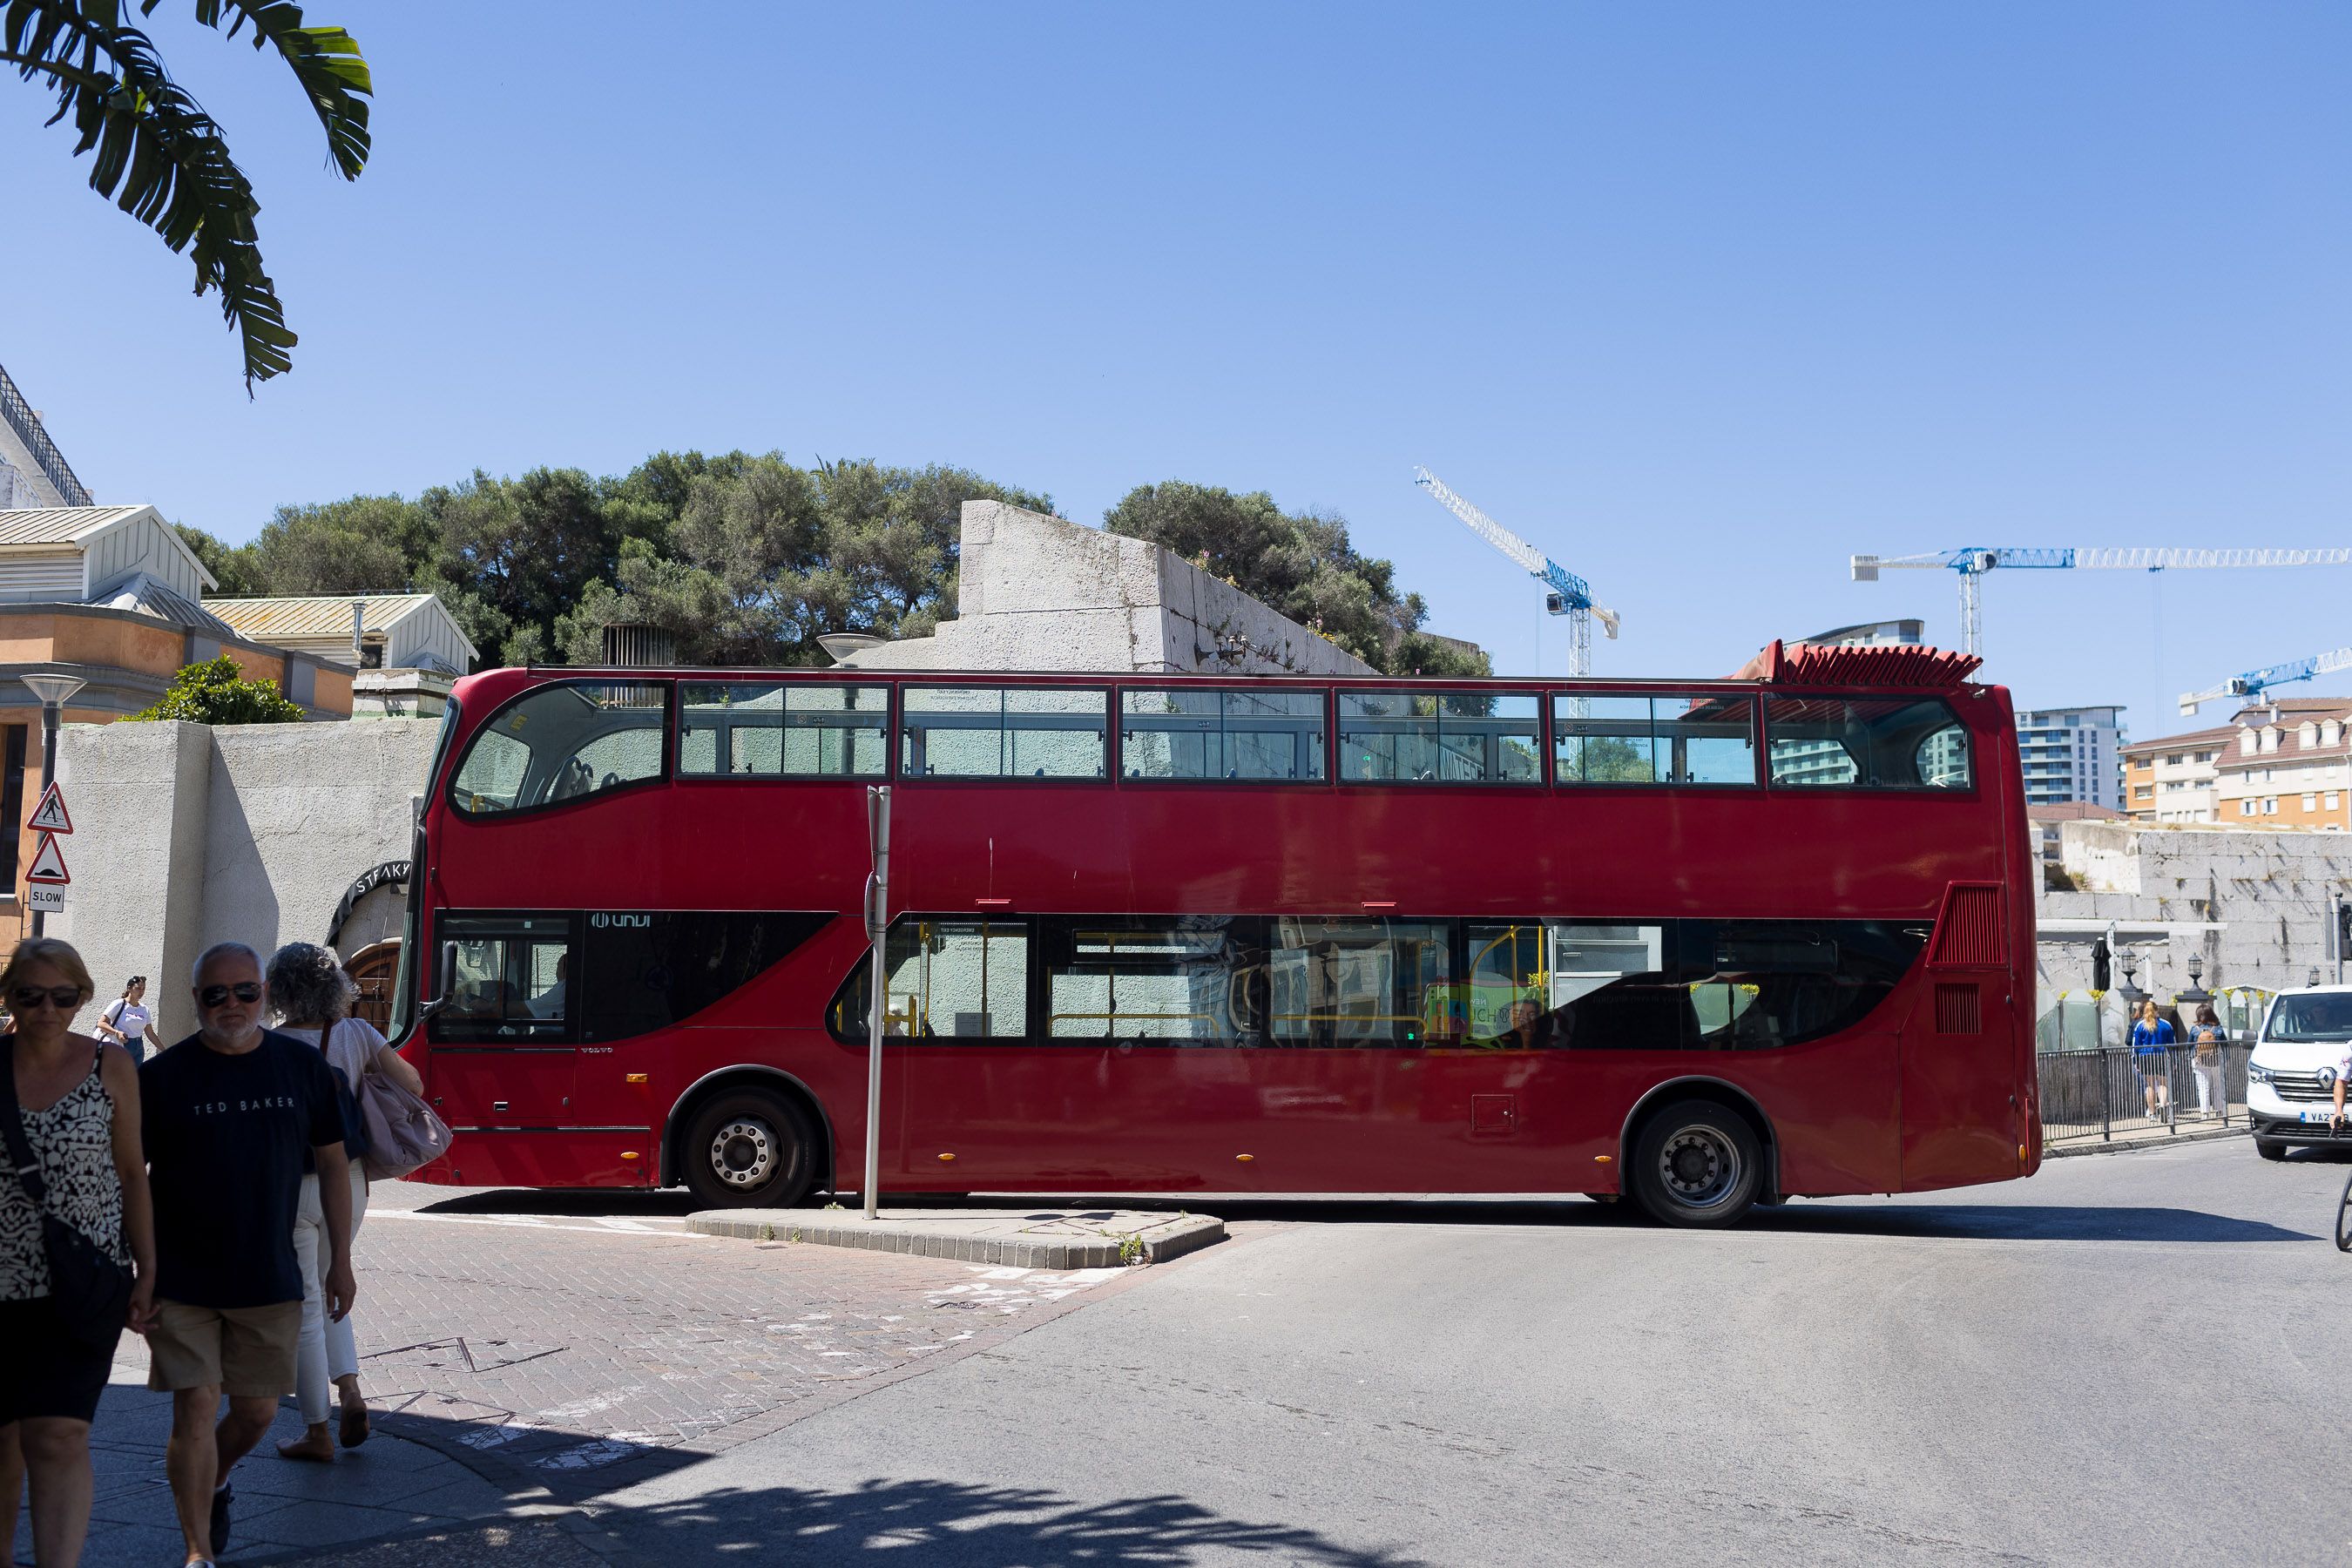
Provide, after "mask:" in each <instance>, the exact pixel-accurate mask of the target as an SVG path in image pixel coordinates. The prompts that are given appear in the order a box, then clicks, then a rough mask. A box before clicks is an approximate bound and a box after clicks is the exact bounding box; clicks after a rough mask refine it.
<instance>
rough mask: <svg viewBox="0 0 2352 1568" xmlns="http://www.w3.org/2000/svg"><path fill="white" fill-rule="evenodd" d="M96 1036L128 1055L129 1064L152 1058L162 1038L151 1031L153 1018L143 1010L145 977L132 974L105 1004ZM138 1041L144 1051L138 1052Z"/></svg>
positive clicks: (145, 990)
mask: <svg viewBox="0 0 2352 1568" xmlns="http://www.w3.org/2000/svg"><path fill="white" fill-rule="evenodd" d="M98 1037H99V1038H100V1039H101V1040H112V1041H114V1042H115V1043H116V1044H117V1045H119V1046H121V1047H123V1048H124V1049H126V1050H128V1051H129V1052H130V1053H131V1060H132V1061H139V1060H142V1059H143V1058H147V1057H150V1056H152V1055H154V1054H155V1052H157V1051H160V1050H162V1049H163V1036H161V1035H158V1034H157V1033H156V1032H155V1015H154V1014H152V1013H151V1012H149V1011H148V1009H147V977H146V976H145V975H143V974H134V975H132V976H131V984H128V985H126V986H124V987H123V988H122V994H121V996H119V997H117V998H115V1000H113V1001H111V1002H110V1003H108V1004H107V1005H106V1011H105V1012H103V1013H100V1015H99V1016H98ZM142 1040H144V1041H145V1042H146V1043H147V1047H148V1048H147V1049H145V1050H141V1049H140V1048H139V1044H140V1042H141V1041H142Z"/></svg>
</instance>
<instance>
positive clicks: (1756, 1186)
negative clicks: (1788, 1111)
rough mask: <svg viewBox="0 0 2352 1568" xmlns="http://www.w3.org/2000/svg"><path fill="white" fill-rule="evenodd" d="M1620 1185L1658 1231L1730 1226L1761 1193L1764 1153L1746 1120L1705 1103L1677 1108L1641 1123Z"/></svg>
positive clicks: (1679, 1104)
mask: <svg viewBox="0 0 2352 1568" xmlns="http://www.w3.org/2000/svg"><path fill="white" fill-rule="evenodd" d="M1626 1178H1627V1180H1626V1185H1627V1186H1628V1187H1630V1188H1631V1189H1632V1191H1633V1196H1634V1198H1635V1199H1636V1200H1638V1201H1639V1202H1640V1204H1641V1205H1642V1207H1643V1209H1644V1210H1646V1211H1647V1212H1648V1214H1649V1215H1650V1217H1651V1218H1652V1219H1654V1220H1656V1221H1657V1222H1658V1223H1659V1224H1661V1225H1671V1226H1690V1227H1696V1228H1712V1227H1716V1226H1727V1225H1736V1224H1738V1222H1739V1220H1740V1219H1741V1217H1742V1216H1744V1215H1746V1214H1747V1213H1748V1209H1749V1208H1750V1207H1751V1206H1753V1205H1754V1204H1755V1202H1756V1198H1757V1194H1759V1193H1760V1192H1761V1191H1762V1190H1763V1186H1764V1150H1763V1145H1762V1143H1761V1142H1759V1140H1758V1138H1757V1136H1756V1129H1755V1128H1753V1127H1751V1126H1749V1125H1748V1118H1746V1117H1745V1116H1742V1115H1740V1114H1739V1112H1738V1111H1736V1110H1732V1109H1731V1108H1730V1107H1728V1106H1726V1105H1718V1104H1717V1103H1716V1102H1715V1101H1713V1100H1676V1101H1675V1102H1674V1103H1673V1104H1671V1105H1666V1106H1662V1107H1660V1108H1659V1109H1658V1110H1655V1111H1654V1112H1653V1113H1651V1115H1650V1116H1649V1117H1648V1118H1647V1119H1646V1120H1644V1121H1643V1123H1642V1130H1641V1131H1640V1132H1638V1133H1636V1134H1635V1135H1634V1139H1633V1168H1632V1169H1631V1170H1630V1171H1628V1172H1626Z"/></svg>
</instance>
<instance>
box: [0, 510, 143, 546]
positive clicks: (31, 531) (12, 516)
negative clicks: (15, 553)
mask: <svg viewBox="0 0 2352 1568" xmlns="http://www.w3.org/2000/svg"><path fill="white" fill-rule="evenodd" d="M145 510H147V509H146V508H145V507H143V506H58V507H43V508H38V509H37V510H31V511H0V549H5V548H7V547H8V546H10V545H26V544H79V543H80V542H82V541H83V540H85V539H88V538H89V536H90V535H92V534H94V533H103V532H105V531H107V530H108V529H110V528H112V527H113V526H114V525H115V524H116V523H118V522H121V521H124V520H125V519H128V518H133V517H136V516H138V515H139V514H140V513H141V512H142V511H145Z"/></svg>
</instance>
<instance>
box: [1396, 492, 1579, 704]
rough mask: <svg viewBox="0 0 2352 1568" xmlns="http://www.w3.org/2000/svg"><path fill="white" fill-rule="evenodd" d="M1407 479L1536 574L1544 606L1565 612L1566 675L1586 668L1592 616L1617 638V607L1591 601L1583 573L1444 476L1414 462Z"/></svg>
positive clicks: (1524, 569) (1489, 541) (1533, 574)
mask: <svg viewBox="0 0 2352 1568" xmlns="http://www.w3.org/2000/svg"><path fill="white" fill-rule="evenodd" d="M1412 482H1413V483H1414V484H1417V485H1419V486H1420V487H1421V488H1422V489H1425V490H1427V491H1428V492H1429V493H1430V494H1431V495H1432V496H1433V497H1434V498H1436V500H1437V502H1438V504H1439V505H1441V506H1443V507H1444V509H1445V510H1448V511H1450V512H1452V513H1453V514H1454V516H1456V517H1458V518H1460V519H1461V520H1462V521H1465V522H1466V523H1468V524H1469V525H1470V531H1471V532H1473V533H1475V534H1476V535H1477V536H1478V537H1479V538H1481V539H1483V540H1485V541H1486V542H1487V543H1489V544H1491V545H1493V546H1494V547H1495V548H1496V550H1499V551H1501V552H1503V553H1504V554H1505V555H1507V556H1508V557H1509V558H1510V559H1511V560H1512V561H1513V562H1514V563H1517V565H1518V566H1519V568H1520V569H1521V570H1522V571H1524V572H1526V573H1527V574H1528V576H1530V577H1536V578H1539V579H1541V580H1542V581H1543V582H1544V583H1545V584H1547V585H1549V587H1550V589H1551V592H1550V593H1549V594H1547V595H1544V608H1545V609H1547V610H1549V611H1550V612H1551V613H1552V614H1553V615H1555V616H1567V617H1568V672H1569V674H1570V675H1591V673H1592V621H1593V617H1594V616H1599V617H1600V620H1601V629H1602V630H1604V631H1606V632H1607V633H1608V634H1609V638H1610V640H1611V641H1612V642H1614V641H1615V640H1616V638H1617V625H1618V622H1617V612H1616V611H1614V610H1606V609H1603V608H1601V606H1600V605H1596V604H1594V603H1593V602H1592V590H1591V588H1590V587H1589V586H1587V585H1586V584H1585V581H1584V579H1583V578H1581V577H1580V576H1578V575H1577V574H1575V573H1573V572H1570V570H1569V569H1568V568H1567V567H1565V566H1562V565H1561V564H1560V563H1559V562H1557V561H1554V560H1553V559H1552V558H1551V557H1550V556H1549V555H1546V554H1545V553H1544V552H1542V551H1540V550H1538V549H1537V548H1536V547H1535V546H1534V545H1532V544H1529V543H1528V542H1527V541H1526V540H1524V539H1521V538H1520V537H1519V536H1518V535H1517V534H1516V533H1513V532H1512V531H1510V530H1509V529H1507V528H1505V527H1504V526H1503V525H1502V524H1501V523H1499V522H1496V521H1495V520H1494V519H1493V518H1491V517H1488V516H1487V515H1486V513H1485V512H1483V511H1480V510H1478V509H1477V508H1476V507H1475V506H1472V505H1471V504H1470V503H1469V502H1468V501H1466V500H1463V499H1462V498H1461V497H1460V496H1458V495H1455V494H1454V492H1453V491H1452V490H1450V489H1447V488H1446V487H1445V481H1444V480H1443V479H1439V478H1438V477H1437V476H1436V475H1435V474H1433V473H1431V472H1430V471H1429V470H1428V469H1427V468H1415V469H1413V471H1412Z"/></svg>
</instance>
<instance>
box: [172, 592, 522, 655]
mask: <svg viewBox="0 0 2352 1568" xmlns="http://www.w3.org/2000/svg"><path fill="white" fill-rule="evenodd" d="M352 605H360V606H362V609H361V612H360V627H361V630H362V632H379V633H384V634H389V633H390V632H391V630H392V628H393V627H394V626H398V625H399V624H400V623H401V622H403V621H404V620H406V619H407V618H408V617H409V616H413V615H415V614H416V613H417V612H418V611H419V610H422V609H424V608H425V606H426V605H435V606H437V607H438V608H439V610H440V612H441V614H442V616H443V617H444V618H446V619H447V620H448V621H449V623H450V625H451V626H453V627H455V626H456V625H457V617H456V616H451V615H450V614H449V607H448V606H447V605H443V604H441V602H440V600H439V599H438V598H437V597H436V596H435V595H431V594H310V595H300V596H289V597H281V598H254V599H245V598H220V597H214V598H208V599H206V600H205V609H207V610H210V611H211V612H212V613H213V614H214V615H215V616H219V617H220V618H221V619H222V620H224V621H226V622H227V623H228V624H229V625H230V626H235V627H236V631H237V635H238V636H240V637H251V638H252V639H253V640H254V641H256V642H265V643H277V644H280V645H282V644H283V643H284V642H285V641H286V639H287V638H289V637H294V638H316V639H319V640H320V641H333V642H337V643H340V644H342V645H345V646H349V644H350V642H351V640H352ZM457 640H458V641H459V642H461V643H463V644H464V645H465V647H466V649H467V652H468V653H469V654H473V655H475V656H476V657H479V652H480V650H479V649H478V648H476V647H474V645H473V641H472V639H471V638H469V637H467V636H466V635H465V633H464V631H463V630H462V629H459V630H458V633H457Z"/></svg>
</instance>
